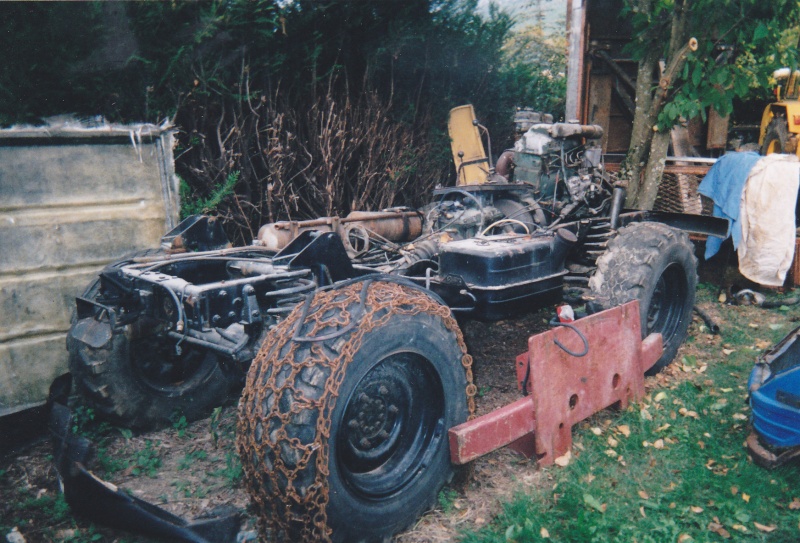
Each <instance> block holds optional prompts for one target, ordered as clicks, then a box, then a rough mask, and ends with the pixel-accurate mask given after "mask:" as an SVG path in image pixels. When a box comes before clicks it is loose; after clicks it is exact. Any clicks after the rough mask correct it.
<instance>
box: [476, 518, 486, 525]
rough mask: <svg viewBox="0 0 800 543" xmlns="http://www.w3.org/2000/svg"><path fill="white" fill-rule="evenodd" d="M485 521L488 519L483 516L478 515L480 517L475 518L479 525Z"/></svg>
mask: <svg viewBox="0 0 800 543" xmlns="http://www.w3.org/2000/svg"><path fill="white" fill-rule="evenodd" d="M485 523H486V519H485V518H483V517H478V518H476V519H475V524H476V525H477V526H481V525H483V524H485Z"/></svg>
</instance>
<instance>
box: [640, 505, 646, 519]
mask: <svg viewBox="0 0 800 543" xmlns="http://www.w3.org/2000/svg"><path fill="white" fill-rule="evenodd" d="M639 514H640V515H642V518H647V515H645V514H644V507H640V508H639Z"/></svg>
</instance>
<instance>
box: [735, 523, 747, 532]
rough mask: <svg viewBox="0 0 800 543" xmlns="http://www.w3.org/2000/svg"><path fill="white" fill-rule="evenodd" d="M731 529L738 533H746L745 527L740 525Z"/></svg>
mask: <svg viewBox="0 0 800 543" xmlns="http://www.w3.org/2000/svg"><path fill="white" fill-rule="evenodd" d="M731 528H733V529H734V530H738V531H740V532H746V531H747V527H746V526H744V525H742V524H734V525H733V526H731Z"/></svg>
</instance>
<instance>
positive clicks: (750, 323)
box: [747, 322, 758, 328]
mask: <svg viewBox="0 0 800 543" xmlns="http://www.w3.org/2000/svg"><path fill="white" fill-rule="evenodd" d="M747 326H749V327H750V328H758V325H757V324H756V323H754V322H748V323H747Z"/></svg>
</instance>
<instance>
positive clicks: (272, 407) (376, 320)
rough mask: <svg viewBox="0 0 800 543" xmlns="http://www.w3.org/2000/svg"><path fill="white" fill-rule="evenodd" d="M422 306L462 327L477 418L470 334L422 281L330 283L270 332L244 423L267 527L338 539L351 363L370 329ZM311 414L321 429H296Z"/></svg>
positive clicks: (252, 486) (248, 478) (252, 489)
mask: <svg viewBox="0 0 800 543" xmlns="http://www.w3.org/2000/svg"><path fill="white" fill-rule="evenodd" d="M420 313H427V314H430V315H434V316H437V317H439V318H441V319H442V322H443V324H444V325H445V327H446V328H447V329H448V330H449V331H451V332H452V333H453V334H454V335H455V336H456V339H457V342H458V346H459V348H460V349H461V353H462V357H461V364H462V366H463V367H464V372H465V376H466V382H467V386H466V390H465V394H466V398H467V407H468V410H469V418H470V419H471V418H474V416H475V415H474V414H475V394H476V392H477V387H476V386H475V384H474V383H473V378H472V357H471V356H470V355H469V354H467V347H466V344H465V342H464V336H463V334H462V332H461V329H460V328H459V327H458V323H457V322H456V320H455V319H454V318H453V316H452V314H451V312H450V309H449V308H448V307H447V306H445V305H443V304H441V303H439V302H437V301H436V300H435V299H434V298H433V297H432V296H431V295H430V294H429V293H427V292H425V291H424V290H422V289H420V288H415V287H412V288H409V287H404V286H402V285H400V284H398V283H397V282H391V281H383V280H373V279H366V280H363V281H356V282H353V283H350V284H348V285H346V286H344V287H341V288H335V289H330V290H322V291H319V292H317V293H316V294H314V295H311V296H309V298H308V300H307V302H306V303H304V304H300V305H299V306H298V307H296V308H295V309H294V311H292V313H291V314H290V315H289V316H288V317H287V318H286V319H285V320H283V321H282V322H281V323H279V324H278V325H277V326H276V328H275V329H274V330H273V331H272V333H270V334H269V335H268V337H267V339H266V341H265V342H264V344H263V346H262V347H261V349H260V350H259V352H258V354H257V355H256V357H255V359H254V360H253V363H252V366H251V367H250V371H249V372H248V375H247V382H246V384H245V388H244V391H243V393H242V396H241V399H240V400H239V415H238V427H237V434H238V449H239V455H240V456H241V459H242V465H243V468H244V472H245V484H246V487H247V491H248V493H249V495H250V497H251V499H252V501H253V503H254V504H255V507H256V509H257V512H258V517H259V526H260V529H261V531H262V534H266V532H267V530H268V529H271V530H272V533H273V536H274V537H278V538H280V534H281V533H284V534H286V533H291V534H293V535H299V537H301V538H302V540H303V541H330V537H331V529H330V528H329V527H328V525H327V515H326V507H327V504H328V499H329V497H328V483H327V477H328V474H329V472H328V453H329V446H328V439H329V437H330V434H331V414H332V412H333V409H334V407H335V402H336V398H337V396H338V392H339V388H340V387H341V385H342V382H343V381H344V377H345V373H346V371H347V367H348V365H349V364H350V362H351V361H352V360H353V357H354V356H355V354H356V353H357V352H358V350H359V349H360V347H361V345H362V343H363V340H364V336H365V335H366V334H367V333H368V332H370V331H372V330H374V329H376V328H378V327H380V326H383V325H385V324H386V323H387V322H388V321H389V320H390V319H391V318H392V317H393V316H395V315H408V316H410V315H417V314H420ZM329 340H333V341H332V342H331V343H330V344H325V345H323V342H325V341H329ZM287 360H288V361H290V362H291V363H290V364H286V363H284V362H285V361H287ZM323 382H324V386H320V385H321V384H322V383H323ZM309 416H312V417H316V434H315V436H314V438H313V440H312V441H310V442H308V443H305V442H304V441H303V440H301V439H300V437H299V436H298V435H294V434H293V432H296V433H299V432H297V422H298V417H309ZM303 420H304V421H305V420H307V419H303ZM305 441H308V440H307V439H306V440H305ZM275 451H278V453H276V452H275Z"/></svg>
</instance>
